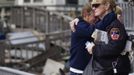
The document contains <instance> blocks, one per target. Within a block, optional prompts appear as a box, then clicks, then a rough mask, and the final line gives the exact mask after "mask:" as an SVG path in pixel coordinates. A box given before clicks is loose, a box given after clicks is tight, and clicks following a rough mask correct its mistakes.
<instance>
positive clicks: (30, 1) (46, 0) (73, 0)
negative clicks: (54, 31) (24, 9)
mask: <svg viewBox="0 0 134 75" xmlns="http://www.w3.org/2000/svg"><path fill="white" fill-rule="evenodd" d="M86 2H88V0H16V1H15V4H16V5H32V6H33V5H42V6H43V5H67V4H75V5H83V4H85V3H86Z"/></svg>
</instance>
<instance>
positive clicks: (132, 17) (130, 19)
mask: <svg viewBox="0 0 134 75" xmlns="http://www.w3.org/2000/svg"><path fill="white" fill-rule="evenodd" d="M119 6H121V7H122V9H123V21H124V25H125V27H126V29H127V30H134V6H131V5H130V4H129V3H127V2H126V3H119Z"/></svg>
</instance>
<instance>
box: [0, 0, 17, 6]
mask: <svg viewBox="0 0 134 75" xmlns="http://www.w3.org/2000/svg"><path fill="white" fill-rule="evenodd" d="M14 3H15V0H0V6H3V5H14Z"/></svg>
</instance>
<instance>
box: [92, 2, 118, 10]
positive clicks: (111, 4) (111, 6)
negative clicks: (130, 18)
mask: <svg viewBox="0 0 134 75" xmlns="http://www.w3.org/2000/svg"><path fill="white" fill-rule="evenodd" d="M106 3H109V4H110V8H111V9H112V10H113V9H115V7H116V3H115V0H92V2H91V4H92V5H93V4H106Z"/></svg>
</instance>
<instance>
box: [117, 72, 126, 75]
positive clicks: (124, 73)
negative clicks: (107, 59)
mask: <svg viewBox="0 0 134 75" xmlns="http://www.w3.org/2000/svg"><path fill="white" fill-rule="evenodd" d="M116 75H128V73H126V72H122V73H117V74H116Z"/></svg>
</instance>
